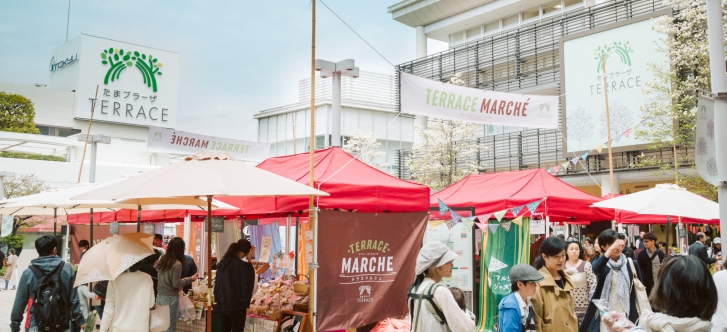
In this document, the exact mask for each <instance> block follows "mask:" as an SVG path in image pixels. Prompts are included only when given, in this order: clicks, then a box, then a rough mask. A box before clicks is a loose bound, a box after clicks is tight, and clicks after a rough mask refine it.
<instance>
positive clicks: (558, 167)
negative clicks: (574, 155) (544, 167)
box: [553, 165, 560, 174]
mask: <svg viewBox="0 0 727 332" xmlns="http://www.w3.org/2000/svg"><path fill="white" fill-rule="evenodd" d="M559 171H560V165H558V166H554V167H553V173H555V174H558V172H559Z"/></svg>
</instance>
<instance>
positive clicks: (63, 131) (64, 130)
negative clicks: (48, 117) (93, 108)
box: [58, 128, 81, 137]
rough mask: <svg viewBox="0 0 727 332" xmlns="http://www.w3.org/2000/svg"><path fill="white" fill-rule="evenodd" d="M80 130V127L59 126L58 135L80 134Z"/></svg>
mask: <svg viewBox="0 0 727 332" xmlns="http://www.w3.org/2000/svg"><path fill="white" fill-rule="evenodd" d="M80 132H81V130H79V129H71V128H58V136H60V137H68V136H71V135H75V134H78V133H80Z"/></svg>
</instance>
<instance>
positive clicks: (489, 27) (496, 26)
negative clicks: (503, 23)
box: [485, 21, 500, 34]
mask: <svg viewBox="0 0 727 332" xmlns="http://www.w3.org/2000/svg"><path fill="white" fill-rule="evenodd" d="M495 31H500V21H495V22H490V23H487V24H485V34H488V33H492V32H495Z"/></svg>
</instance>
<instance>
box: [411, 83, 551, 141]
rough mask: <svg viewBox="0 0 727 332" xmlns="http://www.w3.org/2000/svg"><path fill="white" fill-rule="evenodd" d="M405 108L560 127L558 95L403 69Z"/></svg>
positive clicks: (437, 114) (520, 124) (451, 116)
mask: <svg viewBox="0 0 727 332" xmlns="http://www.w3.org/2000/svg"><path fill="white" fill-rule="evenodd" d="M401 111H402V112H404V113H409V114H418V115H425V116H429V117H434V118H439V119H450V120H458V121H468V122H475V123H486V124H493V125H503V126H514V127H528V128H546V129H555V128H558V96H537V95H521V94H517V93H507V92H496V91H484V90H480V89H473V88H468V87H462V86H457V85H453V84H447V83H442V82H438V81H433V80H430V79H426V78H423V77H419V76H415V75H412V74H407V73H401Z"/></svg>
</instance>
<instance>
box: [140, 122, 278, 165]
mask: <svg viewBox="0 0 727 332" xmlns="http://www.w3.org/2000/svg"><path fill="white" fill-rule="evenodd" d="M147 147H148V148H150V149H155V150H162V151H167V152H177V153H189V154H194V153H197V152H200V151H203V150H215V151H221V152H227V153H229V154H230V155H232V156H233V157H235V159H238V160H249V161H263V160H265V159H266V158H267V157H268V154H269V153H270V143H258V142H248V141H238V140H233V139H227V138H218V137H212V136H205V135H199V134H192V133H186V132H183V131H179V130H172V129H166V128H160V127H149V138H148V139H147Z"/></svg>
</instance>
